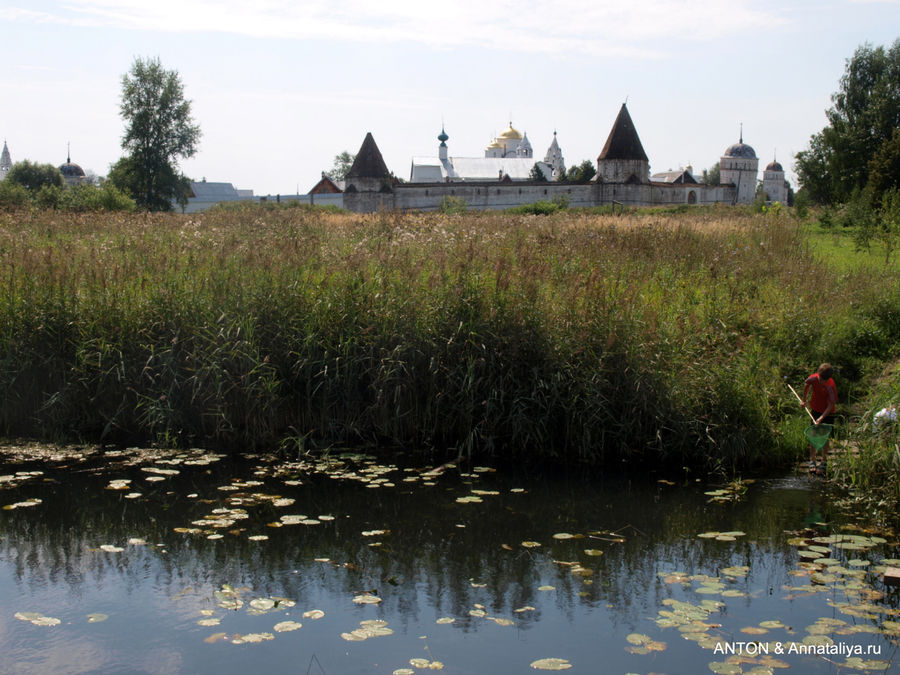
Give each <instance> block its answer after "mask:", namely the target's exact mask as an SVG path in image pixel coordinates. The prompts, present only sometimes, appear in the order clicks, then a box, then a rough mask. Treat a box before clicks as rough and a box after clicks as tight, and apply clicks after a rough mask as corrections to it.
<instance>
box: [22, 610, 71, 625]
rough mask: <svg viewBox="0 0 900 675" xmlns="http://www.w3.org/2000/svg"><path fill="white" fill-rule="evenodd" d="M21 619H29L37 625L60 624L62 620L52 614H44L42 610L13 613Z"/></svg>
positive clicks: (29, 621)
mask: <svg viewBox="0 0 900 675" xmlns="http://www.w3.org/2000/svg"><path fill="white" fill-rule="evenodd" d="M13 616H14V617H15V618H16V619H18V620H19V621H27V622H28V623H31V624H33V625H35V626H58V625H59V624H60V623H61V621H60V620H59V619H56V618H54V617H52V616H44V615H43V614H41V613H40V612H16V613H15V614H14V615H13Z"/></svg>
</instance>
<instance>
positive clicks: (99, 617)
mask: <svg viewBox="0 0 900 675" xmlns="http://www.w3.org/2000/svg"><path fill="white" fill-rule="evenodd" d="M108 618H109V614H103V613H102V612H95V613H94V614H88V615H87V620H88V623H100V622H101V621H106V620H107V619H108Z"/></svg>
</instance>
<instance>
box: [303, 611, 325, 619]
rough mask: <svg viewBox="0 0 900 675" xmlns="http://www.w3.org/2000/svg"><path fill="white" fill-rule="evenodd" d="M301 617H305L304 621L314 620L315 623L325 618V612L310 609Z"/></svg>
mask: <svg viewBox="0 0 900 675" xmlns="http://www.w3.org/2000/svg"><path fill="white" fill-rule="evenodd" d="M301 616H303V618H304V619H312V620H314V621H315V620H316V619H321V618H322V617H323V616H325V612H323V611H322V610H321V609H310V610H308V611H306V612H303V614H302V615H301Z"/></svg>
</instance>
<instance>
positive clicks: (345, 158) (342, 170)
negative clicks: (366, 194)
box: [325, 150, 356, 181]
mask: <svg viewBox="0 0 900 675" xmlns="http://www.w3.org/2000/svg"><path fill="white" fill-rule="evenodd" d="M355 159H356V155H354V154H353V153H351V152H349V151H347V150H344V151H343V152H342V153H340V154H338V155H335V156H334V164H333V165H332V167H331V170H330V171H326V172H325V175H326V176H328V177H329V178H330V179H331V180H335V181H336V180H344V179H345V178H346V177H347V174H348V173H350V167H351V166H353V160H355Z"/></svg>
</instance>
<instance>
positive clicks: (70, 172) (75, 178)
mask: <svg viewBox="0 0 900 675" xmlns="http://www.w3.org/2000/svg"><path fill="white" fill-rule="evenodd" d="M59 172H60V173H61V174H62V175H63V180H64V181H66V185H68V186H70V187H71V186H73V185H82V184H83V183H87V182H89V180H88V177H87V176H86V175H85V173H84V169H82V168H81V167H80V166H78V165H77V164H75V163H74V162H72V153H71V152H70V151H69V150H68V149H67V150H66V163H65V164H60V165H59Z"/></svg>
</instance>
